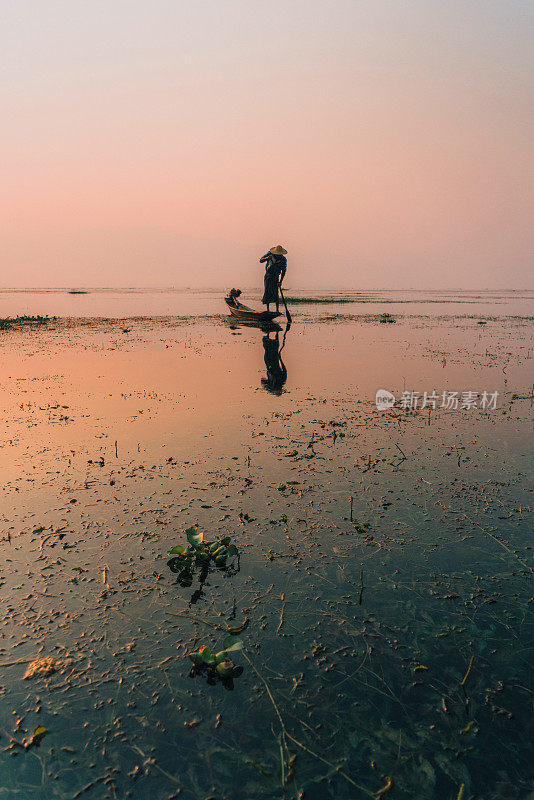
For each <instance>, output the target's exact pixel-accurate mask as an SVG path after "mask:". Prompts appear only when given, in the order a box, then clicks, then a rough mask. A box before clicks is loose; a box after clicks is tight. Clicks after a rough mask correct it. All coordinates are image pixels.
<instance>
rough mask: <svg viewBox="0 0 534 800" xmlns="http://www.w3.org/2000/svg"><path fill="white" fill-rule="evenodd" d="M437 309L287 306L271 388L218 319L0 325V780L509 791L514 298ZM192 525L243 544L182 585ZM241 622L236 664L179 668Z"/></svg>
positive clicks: (258, 350) (520, 601)
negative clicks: (224, 677)
mask: <svg viewBox="0 0 534 800" xmlns="http://www.w3.org/2000/svg"><path fill="white" fill-rule="evenodd" d="M83 297H89V296H75V297H74V299H75V300H76V301H77V300H78V299H83ZM123 300H124V298H122V299H121V301H120V302H121V303H122V302H123ZM145 300H146V298H145ZM147 302H148V301H147ZM165 302H167V301H165ZM210 302H211V301H210ZM214 302H215V300H214ZM488 302H489V301H488V300H487V298H484V303H485V304H488ZM490 305H493V302H492V303H490ZM121 308H124V306H121ZM458 308H459V307H457V308H456V310H454V312H451V314H450V315H449V313H448V312H446V314H445V316H443V315H442V314H441V309H440V311H439V312H438V311H437V310H436V312H435V313H434V314H433V316H431V317H428V316H425V314H426V312H425V314H423V313H421V314H419V312H417V313H416V314H415V315H412V312H411V311H410V312H409V313H408V315H405V311H404V310H403V311H402V313H401V315H397V309H395V311H394V313H395V315H396V316H398V322H397V324H396V325H380V324H379V323H378V321H377V319H376V317H373V316H372V314H371V312H369V311H368V310H364V309H362V310H361V312H360V311H357V312H356V313H357V314H360V313H361V314H362V315H363V316H362V317H361V318H360V319H353V318H350V315H352V314H353V313H354V312H353V310H352V306H351V309H350V310H347V307H346V306H343V307H342V308H341V309H338V311H340V313H339V315H338V316H337V317H336V319H335V320H325V321H323V322H320V321H318V320H320V319H322V318H324V316H325V310H324V308H320V307H318V308H317V309H316V308H314V307H312V306H310V307H307V308H302V307H300V306H299V307H295V311H294V324H293V325H292V326H291V328H290V330H289V331H287V333H286V335H285V343H284V331H280V332H279V333H278V343H277V344H278V348H280V347H281V346H282V344H284V349H283V350H282V362H283V365H284V366H285V368H286V369H287V377H286V379H285V382H283V384H282V385H280V384H281V383H282V378H283V370H282V372H280V369H279V368H280V362H279V361H277V360H276V359H275V361H273V348H274V349H276V334H275V333H274V332H272V333H270V334H266V333H265V332H262V331H260V330H257V329H255V328H251V327H239V326H235V325H232V324H230V323H229V322H228V321H227V320H218V319H198V318H195V317H194V316H190V315H189V314H188V313H182V312H176V313H180V315H181V317H182V318H180V319H177V318H175V317H172V316H167V317H166V318H164V319H149V318H144V319H143V318H141V319H135V320H134V319H130V320H128V321H127V322H123V321H109V320H103V319H100V320H99V319H94V320H93V321H88V320H80V322H79V323H76V322H73V321H69V322H62V321H61V320H59V321H56V322H53V323H50V324H49V325H47V326H42V327H35V328H34V327H30V328H24V329H23V330H10V331H7V332H4V333H2V334H1V335H2V338H1V340H0V347H1V350H0V358H1V359H2V374H1V379H0V385H1V389H2V392H1V398H2V415H3V418H4V421H5V424H4V430H3V433H2V436H1V440H0V477H1V490H0V502H1V505H0V530H1V535H2V536H3V541H2V548H3V551H4V560H3V566H2V569H1V571H0V583H1V584H2V591H3V598H4V621H3V628H2V634H3V636H2V638H1V639H0V692H1V693H2V695H1V697H2V703H1V706H0V736H1V738H0V744H2V746H3V751H2V752H1V753H0V759H1V765H2V773H1V774H2V778H1V779H0V797H6V798H17V797H22V798H26V797H28V796H32V797H35V798H38V799H39V800H40V798H43V800H44V798H47V799H48V798H61V799H62V800H63V799H65V800H66V798H75V797H82V798H84V797H88V798H91V797H95V798H105V797H119V798H122V797H135V798H149V797H150V798H151V800H160V799H161V800H163V799H164V798H171V797H178V796H180V797H191V798H200V799H203V798H206V797H209V796H212V797H216V798H232V800H234V799H238V800H239V799H240V798H262V799H263V798H274V797H276V798H278V797H280V798H282V797H284V798H295V799H296V798H299V797H302V796H304V797H305V798H313V799H315V798H317V799H319V798H324V797H332V798H336V799H337V798H360V797H361V798H365V797H369V796H375V793H377V792H380V791H381V790H382V789H384V790H386V789H387V791H385V792H384V794H383V795H382V796H384V797H389V796H391V797H392V798H394V797H397V798H406V799H408V798H410V799H412V798H421V800H423V799H425V800H426V798H440V800H441V798H451V799H453V798H457V797H458V794H459V792H460V789H461V786H462V784H463V785H464V798H468V797H475V798H484V799H485V800H486V799H487V798H501V797H510V798H526V797H529V796H530V794H529V793H532V792H533V791H534V785H533V783H532V779H533V775H532V769H531V757H530V746H529V741H530V739H531V735H532V718H533V715H532V700H533V689H532V680H531V677H530V676H531V667H530V661H531V653H532V646H533V625H532V565H533V564H532V550H531V536H530V532H531V530H532V522H531V511H530V509H531V505H532V486H533V481H532V441H533V440H532V408H533V401H532V399H529V398H530V396H531V392H532V383H533V380H532V355H533V353H534V348H533V344H532V323H531V322H530V321H528V320H527V319H517V318H516V319H512V318H510V317H511V316H528V312H525V313H524V314H523V313H522V314H518V312H517V308H516V314H514V315H512V314H511V313H510V314H509V311H504V312H503V315H502V317H501V318H498V319H491V320H490V321H489V322H488V323H487V325H485V326H479V325H477V320H478V317H477V316H476V314H477V313H481V312H480V311H477V312H475V314H474V315H473V314H472V311H471V308H470V307H469V306H465V307H463V309H462V312H459V311H458ZM436 309H437V306H436ZM381 310H383V309H381ZM32 313H37V309H33V310H32ZM41 313H43V312H41ZM46 313H50V314H52V311H50V310H49V311H47V312H46ZM148 313H149V312H148V306H147V305H146V303H145V316H146V314H148ZM154 313H157V312H154ZM162 313H168V312H162ZM192 313H193V312H191V314H192ZM209 313H211V311H210V312H209ZM213 313H214V314H215V313H217V312H216V311H213ZM347 313H348V315H349V318H347ZM116 314H117V315H118V316H121V317H127V316H128V313H125V312H124V311H121V312H118V311H117V312H116ZM462 314H463V315H464V316H462ZM488 315H491V316H492V317H497V316H498V315H497V312H496V311H495V309H494V311H493V312H491V314H490V312H488ZM70 316H73V315H70ZM81 316H87V314H86V313H85V312H84V313H83V314H81ZM102 316H115V314H110V313H108V312H102ZM312 316H313V319H314V322H313V324H312V323H311V321H310V319H311V318H312ZM473 316H474V318H473ZM453 317H454V318H453ZM184 318H185V319H184ZM267 336H268V338H269V339H270V340H271V342H273V341H274V342H275V345H272V344H269V342H267V340H266V338H265V337H267ZM266 356H267V361H268V362H269V372H268V371H267V366H266V361H265V358H266ZM269 359H270V360H269ZM262 379H263V381H262ZM377 389H388V390H390V391H392V392H393V393H394V395H395V397H396V398H397V402H396V405H395V406H394V407H393V408H392V409H390V410H387V411H378V410H377V408H376V405H375V402H374V401H375V393H376V391H377ZM403 391H410V392H411V391H414V392H417V393H418V394H419V395H420V396H422V395H423V393H424V392H425V391H427V392H428V393H430V392H432V391H436V394H437V395H438V396H439V398H440V400H441V394H442V392H444V391H457V392H460V393H461V392H465V391H474V392H478V393H479V398H477V400H478V403H480V396H481V395H482V393H483V392H484V391H488V392H498V399H497V404H496V405H497V407H496V408H495V409H489V410H482V409H481V408H478V407H477V408H476V409H469V410H468V409H464V410H462V409H461V408H459V409H458V410H443V409H440V408H439V405H440V402H439V401H438V403H437V408H436V409H435V410H432V409H431V410H430V411H429V410H428V408H426V409H425V410H423V411H419V412H412V411H403V410H401V409H400V408H399V399H400V396H401V394H402V392H403ZM351 498H352V520H351ZM194 524H198V525H199V528H200V529H201V530H204V531H205V532H206V537H207V538H208V539H210V540H211V539H215V538H219V537H220V536H224V535H229V536H231V537H232V540H233V541H234V542H235V544H236V545H237V547H238V549H239V552H240V557H239V560H235V561H234V562H232V564H231V565H230V566H229V568H228V569H226V570H224V569H212V570H211V571H210V572H209V574H208V575H207V576H206V579H205V580H204V581H203V582H199V577H201V571H200V570H198V569H197V570H196V571H195V575H194V576H193V579H192V582H191V585H190V586H183V585H180V583H179V582H177V574H175V573H173V572H172V571H171V570H170V569H169V567H168V566H167V560H168V558H169V556H168V555H167V552H168V550H169V549H170V548H171V547H172V546H173V545H175V544H178V543H181V542H183V541H184V535H183V533H182V532H181V531H183V529H184V528H186V527H188V526H190V525H194ZM362 587H363V588H362ZM245 619H248V620H249V622H248V625H247V627H246V628H245V630H243V632H242V633H241V634H240V636H241V638H242V639H243V641H244V644H245V649H244V650H243V653H239V652H238V653H237V654H236V655H235V657H234V661H235V663H236V664H239V665H241V666H243V667H244V671H243V674H242V675H241V676H239V677H237V678H236V679H235V680H234V685H233V688H230V687H229V686H225V685H223V684H222V683H221V682H216V683H215V684H214V685H210V684H209V683H208V682H207V680H206V676H205V675H204V676H203V675H196V676H191V674H190V672H191V666H192V665H191V662H190V661H189V659H188V657H187V653H189V652H191V651H193V650H196V649H198V647H199V646H200V645H202V644H207V645H210V646H211V647H214V648H215V649H220V648H221V646H222V640H223V639H224V636H225V633H224V631H227V630H228V628H235V627H239V626H240V625H241V623H242V622H243V621H244V620H245ZM38 653H41V655H52V656H56V657H58V658H65V657H66V656H68V658H69V659H70V660H71V663H70V665H69V666H68V667H66V668H64V669H62V670H59V671H58V672H56V673H55V674H53V675H52V676H50V677H48V678H34V679H32V680H23V679H22V676H23V675H24V672H25V670H26V667H27V663H11V662H15V661H19V662H27V661H29V660H31V659H32V658H34V657H35V656H36V655H37V654H38ZM470 664H471V668H470V669H469V665H470ZM37 725H43V726H44V727H45V728H47V729H48V731H49V733H48V734H47V735H46V736H45V737H44V739H43V740H42V743H41V745H40V746H39V747H35V746H33V747H30V748H29V749H28V750H24V749H23V748H21V747H20V746H18V744H17V743H16V742H21V743H22V741H23V739H26V740H27V739H28V737H29V736H31V734H32V733H33V731H34V730H35V728H36V726H37ZM10 737H12V738H13V739H15V740H16V742H15V743H13V742H11V745H10ZM302 793H304V794H302Z"/></svg>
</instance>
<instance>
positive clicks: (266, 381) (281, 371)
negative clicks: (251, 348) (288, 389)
mask: <svg viewBox="0 0 534 800" xmlns="http://www.w3.org/2000/svg"><path fill="white" fill-rule="evenodd" d="M281 349H282V348H280V342H279V339H278V333H277V334H276V337H275V338H274V339H271V338H270V336H269V334H267V336H264V337H263V350H264V358H265V366H266V367H267V377H266V378H262V379H261V382H262V384H263V385H264V386H265V388H266V389H267V391H268V392H272V393H273V394H280V393H281V391H282V387H283V385H284V383H285V382H286V380H287V369H286V367H285V364H284V362H283V361H282V355H281Z"/></svg>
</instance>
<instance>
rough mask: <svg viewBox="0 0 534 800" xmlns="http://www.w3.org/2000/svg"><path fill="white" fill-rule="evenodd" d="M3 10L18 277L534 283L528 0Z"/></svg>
mask: <svg viewBox="0 0 534 800" xmlns="http://www.w3.org/2000/svg"><path fill="white" fill-rule="evenodd" d="M2 13H3V17H4V19H3V21H2V26H1V29H0V52H2V63H3V69H2V77H1V78H0V81H1V100H2V108H3V112H4V113H3V123H2V180H1V182H0V285H3V286H73V285H80V286H171V285H174V286H186V285H188V286H223V285H227V284H228V282H230V283H234V284H238V283H242V284H244V285H251V284H255V283H259V279H260V272H261V268H260V265H258V264H257V263H256V261H257V258H259V256H260V255H261V254H262V253H263V252H264V251H265V250H266V249H267V248H268V247H270V246H271V245H273V244H275V243H278V242H280V243H282V244H284V245H285V246H286V247H287V249H288V250H289V272H288V278H287V283H288V285H292V286H301V287H322V286H324V287H332V286H339V287H342V286H345V287H351V288H358V287H392V288H398V287H418V288H419V287H420V288H434V287H435V288H449V287H450V288H452V287H465V288H503V287H507V288H525V287H529V286H530V287H531V286H532V280H531V275H532V266H531V265H532V259H533V255H534V226H533V225H532V208H533V205H534V180H533V179H534V148H533V145H532V141H533V133H534V131H533V124H532V123H533V118H534V107H533V99H534V79H533V76H534V56H533V51H534V48H533V47H532V41H533V40H534V38H533V34H534V10H533V6H532V4H531V3H529V2H527V1H526V0H524V1H523V0H518V1H517V2H514V3H513V4H505V3H502V2H497V1H494V0H476V2H475V1H474V0H471V1H469V0H468V1H467V2H466V1H465V0H463V1H462V2H460V1H459V0H452V1H451V2H445V0H439V1H438V0H412V2H410V3H405V2H401V0H397V2H394V1H393V0H390V1H389V2H386V1H385V0H374V2H356V1H355V0H337V2H326V1H323V0H321V2H318V0H307V2H303V1H301V0H283V1H282V0H269V2H258V3H250V2H244V0H226V2H224V3H222V2H220V0H198V2H195V3H193V4H191V3H185V2H181V0H172V2H171V0H152V2H150V3H148V2H145V1H144V0H143V1H141V0H114V1H113V2H111V3H110V2H108V1H106V2H104V1H103V0H94V2H91V3H86V2H82V1H81V0H68V2H67V0H61V2H60V1H59V0H49V2H47V3H43V4H36V3H35V2H32V0H20V2H18V3H16V4H15V3H10V4H8V6H7V8H5V7H4V8H3V11H2Z"/></svg>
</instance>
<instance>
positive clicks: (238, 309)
mask: <svg viewBox="0 0 534 800" xmlns="http://www.w3.org/2000/svg"><path fill="white" fill-rule="evenodd" d="M224 302H225V303H226V305H227V306H228V308H229V309H230V314H232V316H234V317H237V318H238V319H249V320H257V321H258V322H270V321H271V320H273V319H275V318H276V317H279V316H281V315H280V312H279V311H278V312H277V311H254V309H253V308H249V307H248V306H244V305H243V303H240V302H239V300H236V299H235V298H234V297H225V298H224Z"/></svg>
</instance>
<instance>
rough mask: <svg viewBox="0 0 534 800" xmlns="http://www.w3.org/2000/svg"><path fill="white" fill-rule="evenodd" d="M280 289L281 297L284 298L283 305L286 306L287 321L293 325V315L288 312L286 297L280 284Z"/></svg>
mask: <svg viewBox="0 0 534 800" xmlns="http://www.w3.org/2000/svg"><path fill="white" fill-rule="evenodd" d="M278 288H279V289H280V296H281V297H282V303H283V304H284V308H285V310H286V317H287V321H288V322H289V323H290V324H291V314H290V313H289V311H288V310H287V303H286V298H285V297H284V293H283V291H282V285H281V284H280V283H279V284H278Z"/></svg>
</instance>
